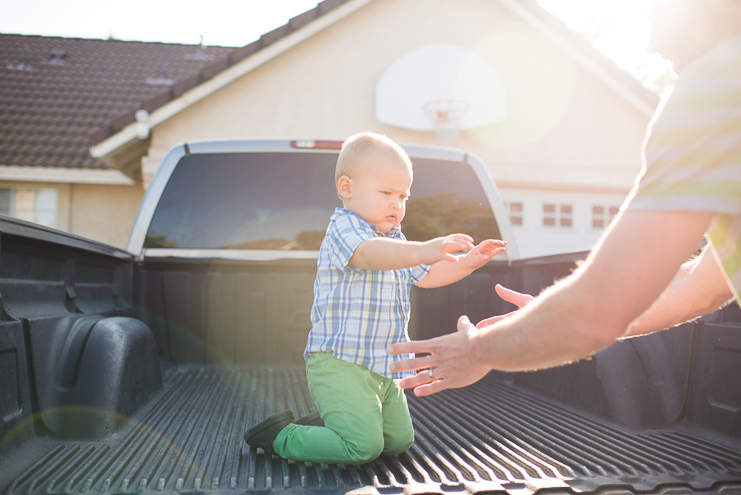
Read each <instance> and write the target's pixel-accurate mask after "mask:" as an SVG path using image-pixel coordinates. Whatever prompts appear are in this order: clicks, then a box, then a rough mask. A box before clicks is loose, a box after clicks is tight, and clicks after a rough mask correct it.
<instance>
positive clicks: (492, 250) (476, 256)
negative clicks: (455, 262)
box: [463, 239, 507, 270]
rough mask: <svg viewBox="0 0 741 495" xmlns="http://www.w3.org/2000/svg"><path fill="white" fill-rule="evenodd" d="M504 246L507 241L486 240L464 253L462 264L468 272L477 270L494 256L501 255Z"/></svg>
mask: <svg viewBox="0 0 741 495" xmlns="http://www.w3.org/2000/svg"><path fill="white" fill-rule="evenodd" d="M506 245H507V241H500V240H494V239H487V240H485V241H482V242H481V243H479V245H478V246H476V247H475V248H473V249H472V250H470V251H469V252H468V253H466V255H465V256H464V257H463V262H464V263H465V265H466V267H467V268H469V269H470V270H478V269H479V268H481V267H482V266H484V265H485V264H487V263H488V262H489V260H491V259H492V258H493V257H494V256H496V255H498V254H499V253H503V252H504V250H505V246H506Z"/></svg>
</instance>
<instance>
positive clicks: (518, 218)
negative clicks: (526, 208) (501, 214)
mask: <svg viewBox="0 0 741 495" xmlns="http://www.w3.org/2000/svg"><path fill="white" fill-rule="evenodd" d="M504 207H505V208H507V212H508V213H509V223H510V224H511V225H516V226H521V225H522V224H523V220H522V218H523V217H522V213H523V208H522V203H519V202H515V201H505V202H504Z"/></svg>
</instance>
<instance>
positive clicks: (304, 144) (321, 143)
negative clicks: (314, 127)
mask: <svg viewBox="0 0 741 495" xmlns="http://www.w3.org/2000/svg"><path fill="white" fill-rule="evenodd" d="M291 148H303V149H310V150H339V149H342V141H330V140H314V139H294V140H293V141H291Z"/></svg>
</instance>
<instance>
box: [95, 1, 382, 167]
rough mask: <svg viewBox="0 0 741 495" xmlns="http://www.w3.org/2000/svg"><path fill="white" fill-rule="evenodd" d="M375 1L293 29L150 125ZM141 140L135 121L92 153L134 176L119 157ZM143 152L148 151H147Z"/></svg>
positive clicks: (168, 107) (156, 114) (163, 110)
mask: <svg viewBox="0 0 741 495" xmlns="http://www.w3.org/2000/svg"><path fill="white" fill-rule="evenodd" d="M372 1H373V0H350V1H348V2H346V3H343V4H342V5H339V6H338V7H336V8H334V9H332V10H330V11H329V12H327V13H325V14H323V15H321V16H320V17H318V18H316V19H315V20H313V21H311V22H309V23H307V24H306V25H304V26H302V27H301V28H299V29H297V30H296V31H293V32H292V33H290V34H288V35H287V36H285V37H283V38H281V39H279V40H277V41H275V42H274V43H271V44H270V45H268V46H266V47H265V48H262V49H261V50H259V51H257V52H255V53H254V54H253V55H251V56H249V57H247V58H245V59H244V60H242V61H240V62H238V63H236V64H234V65H233V66H231V67H229V68H227V69H226V70H224V71H223V72H220V73H219V74H217V75H215V76H214V77H213V78H211V79H209V80H208V81H205V82H204V83H202V84H200V85H198V86H196V87H194V88H193V89H191V90H189V91H187V92H185V93H183V94H182V95H181V96H179V97H178V98H176V99H174V100H172V101H170V102H168V103H166V104H165V105H163V106H161V107H159V108H157V109H156V110H154V111H153V112H151V113H150V115H149V119H148V121H147V125H148V126H149V127H150V128H154V127H156V126H157V125H159V124H161V123H162V122H164V121H166V120H168V119H170V118H172V117H173V116H175V115H177V114H178V113H180V112H181V111H183V110H185V109H186V108H188V107H190V106H191V105H193V104H194V103H197V102H198V101H200V100H202V99H204V98H206V97H207V96H209V95H211V94H213V93H215V92H216V91H218V90H220V89H221V88H223V87H225V86H227V85H228V84H230V83H232V82H234V81H235V80H237V79H239V78H240V77H242V76H244V75H245V74H247V73H249V72H251V71H253V70H255V69H256V68H258V67H260V66H262V65H263V64H265V63H267V62H269V61H270V60H272V59H274V58H276V57H277V56H279V55H281V54H282V53H284V52H286V51H288V50H290V49H291V48H293V47H295V46H296V45H298V44H300V43H302V42H303V41H305V40H306V39H308V38H310V37H312V36H313V35H315V34H317V33H319V32H320V31H322V30H324V29H326V28H327V27H329V26H331V25H333V24H335V23H336V22H338V21H339V20H341V19H343V18H345V17H347V16H348V15H350V14H352V13H354V12H356V11H357V10H359V9H361V8H362V7H364V6H365V5H367V4H369V3H371V2H372ZM138 141H140V139H139V138H138V133H137V123H136V122H134V123H131V124H129V125H127V126H126V127H124V128H123V129H121V130H120V131H119V132H117V133H116V134H113V135H112V136H110V137H108V138H107V139H105V140H103V141H101V142H100V143H97V144H95V145H93V146H91V147H90V154H91V155H92V156H93V158H97V159H99V160H101V161H102V162H103V163H105V164H107V165H110V166H112V167H115V168H118V169H121V170H123V171H124V173H126V174H127V175H130V173H131V168H132V165H131V164H130V163H129V164H128V166H126V164H124V163H122V162H121V160H120V158H119V157H120V156H127V157H128V156H130V154H131V152H132V151H133V150H134V149H141V145H137V142H138ZM143 154H144V155H145V154H146V150H145V152H144V153H143ZM140 156H143V155H140ZM124 168H127V169H128V171H127V170H124Z"/></svg>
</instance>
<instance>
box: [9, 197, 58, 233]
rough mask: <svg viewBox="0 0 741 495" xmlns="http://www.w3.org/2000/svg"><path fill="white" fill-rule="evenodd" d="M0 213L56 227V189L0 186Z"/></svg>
mask: <svg viewBox="0 0 741 495" xmlns="http://www.w3.org/2000/svg"><path fill="white" fill-rule="evenodd" d="M0 213H1V214H3V215H8V216H11V217H15V218H20V219H21V220H28V221H30V222H35V223H39V224H41V225H45V226H47V227H56V226H57V190H56V189H51V188H49V189H33V188H0Z"/></svg>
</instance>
